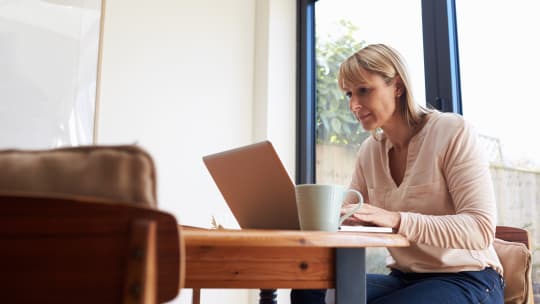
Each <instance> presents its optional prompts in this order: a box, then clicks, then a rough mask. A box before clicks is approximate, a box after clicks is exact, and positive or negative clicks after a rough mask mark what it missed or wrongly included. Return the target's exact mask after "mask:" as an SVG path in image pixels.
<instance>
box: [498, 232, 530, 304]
mask: <svg viewBox="0 0 540 304" xmlns="http://www.w3.org/2000/svg"><path fill="white" fill-rule="evenodd" d="M493 246H494V247H495V251H496V252H497V255H498V256H499V260H500V261H501V263H502V266H503V270H504V280H505V282H506V286H505V288H504V303H515V304H518V303H519V304H522V303H526V302H527V296H528V293H529V283H530V280H531V252H530V251H529V250H528V249H527V246H525V245H524V244H521V243H517V242H507V241H503V240H500V239H495V242H494V243H493Z"/></svg>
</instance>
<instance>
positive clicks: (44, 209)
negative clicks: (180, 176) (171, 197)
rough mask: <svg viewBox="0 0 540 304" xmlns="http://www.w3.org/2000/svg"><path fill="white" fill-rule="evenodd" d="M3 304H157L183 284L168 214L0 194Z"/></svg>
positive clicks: (173, 224)
mask: <svg viewBox="0 0 540 304" xmlns="http://www.w3.org/2000/svg"><path fill="white" fill-rule="evenodd" d="M0 204H1V206H2V207H1V208H2V209H1V212H0V248H1V249H0V269H1V271H0V286H2V290H3V292H2V302H3V303H156V302H160V303H161V302H166V301H170V300H172V299H174V298H175V297H176V296H177V294H178V292H179V289H180V287H181V286H182V284H183V271H184V269H183V268H184V267H182V265H183V257H184V254H183V252H182V250H183V244H182V243H181V242H182V239H181V235H180V231H179V229H178V225H177V222H176V219H175V218H174V216H172V215H170V214H168V213H165V212H161V211H158V210H156V209H153V208H150V207H146V206H140V205H135V204H125V203H118V202H111V201H106V200H102V201H100V200H95V199H92V200H84V199H76V200H75V199H59V198H40V197H28V196H27V197H18V196H0Z"/></svg>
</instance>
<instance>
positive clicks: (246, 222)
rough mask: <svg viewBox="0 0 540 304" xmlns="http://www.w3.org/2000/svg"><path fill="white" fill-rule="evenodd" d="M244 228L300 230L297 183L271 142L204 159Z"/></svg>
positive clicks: (383, 229) (367, 228) (359, 229)
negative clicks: (295, 190) (296, 193)
mask: <svg viewBox="0 0 540 304" xmlns="http://www.w3.org/2000/svg"><path fill="white" fill-rule="evenodd" d="M203 162H204V164H205V165H206V168H207V169H208V171H209V172H210V175H211V176H212V178H213V179H214V182H215V183H216V185H217V187H218V189H219V191H220V192H221V194H222V195H223V198H224V199H225V201H226V202H227V205H228V206H229V208H230V209H231V212H232V213H233V215H234V216H235V218H236V221H237V222H238V224H239V225H240V227H241V228H249V229H284V230H299V229H300V224H299V222H298V211H297V209H296V197H295V192H294V188H295V186H294V183H293V181H292V180H291V178H290V176H289V174H288V173H287V171H286V170H285V167H284V166H283V163H282V162H281V160H280V159H279V156H278V154H277V153H276V151H275V149H274V147H273V146H272V143H270V142H269V141H263V142H259V143H255V144H251V145H247V146H243V147H239V148H236V149H232V150H227V151H223V152H220V153H215V154H211V155H206V156H204V157H203ZM340 231H357V232H383V233H388V232H392V228H388V227H373V226H341V227H340Z"/></svg>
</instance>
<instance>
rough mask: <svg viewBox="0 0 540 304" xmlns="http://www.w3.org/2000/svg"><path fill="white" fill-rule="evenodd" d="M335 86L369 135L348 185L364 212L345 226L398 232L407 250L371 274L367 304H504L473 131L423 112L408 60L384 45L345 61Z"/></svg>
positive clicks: (452, 118) (486, 181)
mask: <svg viewBox="0 0 540 304" xmlns="http://www.w3.org/2000/svg"><path fill="white" fill-rule="evenodd" d="M338 81H339V86H340V88H341V89H342V90H343V91H344V92H345V95H346V96H347V97H348V99H349V106H350V109H351V111H352V113H353V114H354V116H355V117H356V119H358V121H359V122H360V123H361V124H362V127H363V128H364V129H365V130H369V131H371V132H372V136H371V137H370V138H368V139H367V140H366V141H365V142H364V143H363V144H362V145H361V147H360V150H359V153H358V160H357V164H356V168H355V171H354V174H353V178H352V182H351V188H353V189H357V190H359V191H360V192H361V193H362V194H363V196H364V197H365V198H366V202H367V203H366V204H365V205H364V206H363V207H362V208H360V210H359V211H357V212H356V213H355V214H354V215H353V216H352V217H351V218H349V220H348V223H347V224H349V225H354V224H374V225H379V226H391V227H393V228H394V229H395V231H396V232H397V233H399V234H401V235H402V236H404V237H406V238H407V239H408V240H409V242H410V246H409V247H404V248H389V249H388V250H389V252H390V257H388V259H387V266H388V267H389V268H390V269H391V272H390V274H389V275H377V274H369V275H368V277H367V292H368V295H367V298H368V302H369V303H503V289H504V283H503V280H502V271H503V270H502V266H501V263H500V262H499V259H498V258H497V255H496V253H495V251H494V249H493V244H492V243H493V239H494V236H495V225H496V223H495V222H496V205H495V197H494V192H493V185H492V182H491V178H490V175H489V168H488V163H487V160H486V159H485V158H484V157H483V155H482V151H481V148H480V146H479V144H478V142H477V135H476V133H475V132H474V130H473V129H472V128H471V126H470V124H468V123H467V122H466V121H465V120H463V118H462V117H461V116H459V115H457V114H449V113H440V112H437V111H429V110H427V109H425V108H423V107H420V106H418V105H417V104H416V103H415V102H414V100H413V97H412V94H411V86H410V83H409V79H408V76H407V73H406V70H405V67H404V64H403V61H402V60H401V58H400V56H399V54H398V53H397V52H396V51H395V50H393V49H392V48H390V47H388V46H386V45H382V44H377V45H369V46H367V47H365V48H363V49H361V50H359V51H358V52H357V53H355V54H354V55H353V56H351V57H350V58H348V59H347V60H346V61H345V62H344V63H343V64H342V65H341V67H340V72H339V79H338ZM351 203H352V202H351ZM348 208H349V207H347V206H345V207H344V210H343V212H346V211H347V210H348Z"/></svg>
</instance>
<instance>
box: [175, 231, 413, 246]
mask: <svg viewBox="0 0 540 304" xmlns="http://www.w3.org/2000/svg"><path fill="white" fill-rule="evenodd" d="M181 227H182V236H183V238H184V241H185V244H186V245H187V246H205V245H206V246H208V245H210V246H236V247H243V246H245V247H319V248H321V247H326V248H366V247H406V246H409V241H407V239H406V238H404V237H403V236H401V235H399V234H395V233H374V232H349V231H347V232H344V231H340V232H324V231H299V230H262V229H241V230H233V229H201V228H194V227H189V226H181Z"/></svg>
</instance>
